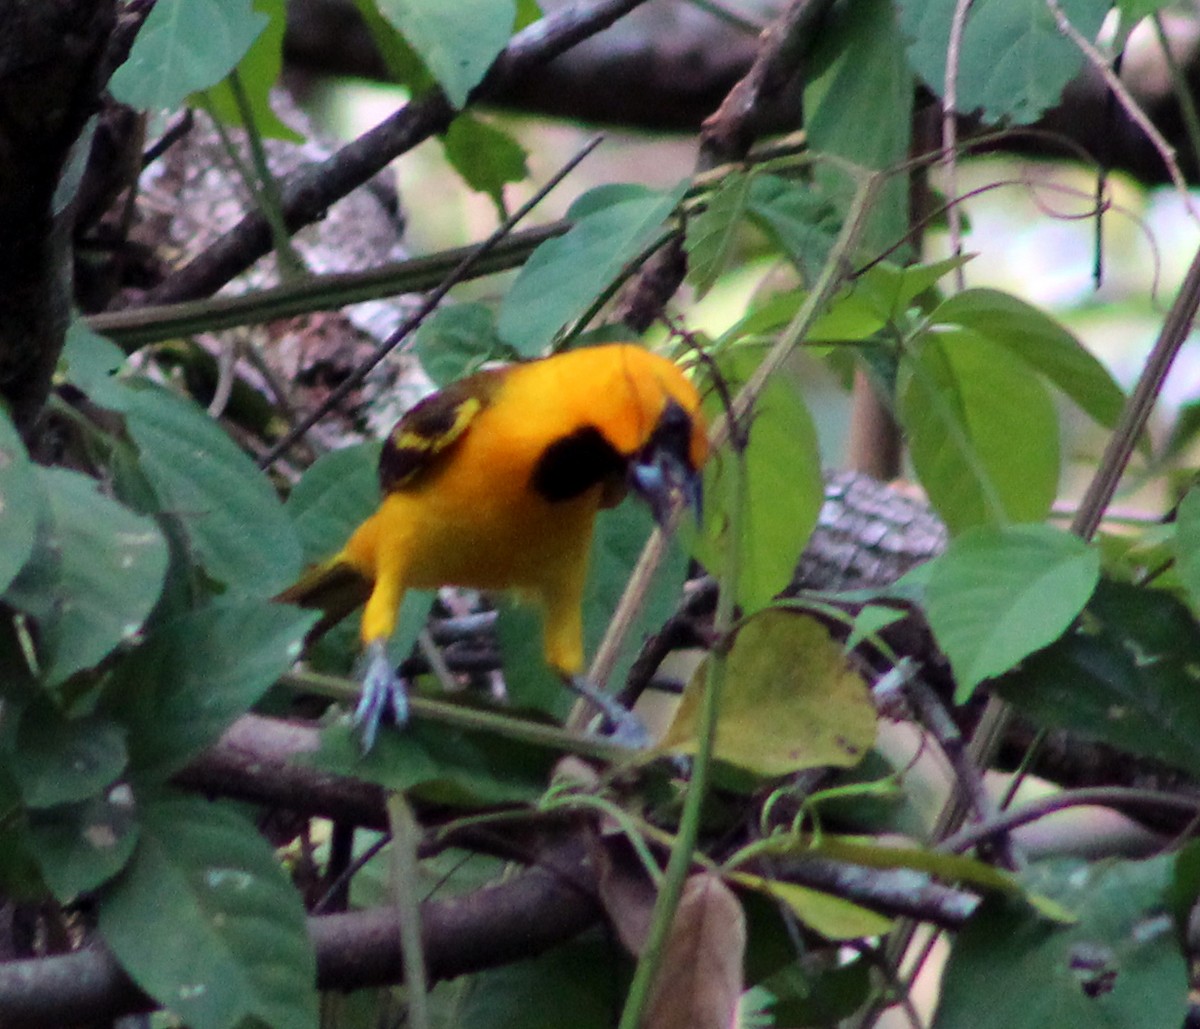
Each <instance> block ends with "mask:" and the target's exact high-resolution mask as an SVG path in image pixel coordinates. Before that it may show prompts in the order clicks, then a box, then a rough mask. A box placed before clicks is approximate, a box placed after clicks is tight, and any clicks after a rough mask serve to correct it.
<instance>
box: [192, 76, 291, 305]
mask: <svg viewBox="0 0 1200 1029" xmlns="http://www.w3.org/2000/svg"><path fill="white" fill-rule="evenodd" d="M229 89H230V92H231V93H233V102H234V104H235V105H236V106H237V111H238V117H239V118H241V119H242V128H243V129H244V130H245V133H246V143H247V145H248V147H249V150H250V160H251V162H252V163H253V165H254V174H255V180H256V182H257V185H258V189H257V191H256V192H257V199H258V204H259V207H260V209H261V210H262V213H263V217H264V218H266V219H267V224H268V225H270V226H271V238H272V240H273V242H274V246H275V254H276V257H277V259H278V261H279V278H280V280H281V281H283V282H287V281H289V280H294V279H296V278H297V277H299V276H302V275H304V273H305V272H306V271H307V266H306V265H305V263H304V259H303V258H302V257H301V256H300V254H299V253H298V252H297V250H296V248H295V246H294V245H293V243H292V236H291V233H290V232H288V227H287V221H286V220H285V218H284V216H283V198H282V197H281V196H280V194H279V183H278V182H277V181H276V179H275V176H274V174H273V173H272V172H271V165H270V163H269V162H268V161H267V148H266V145H265V144H264V143H263V138H262V133H261V132H259V131H258V122H257V121H255V119H254V110H253V108H252V107H251V106H250V98H249V97H248V96H247V95H246V88H245V86H244V85H243V84H242V76H241V75H240V74H239V73H238V70H237V69H236V68H234V69H233V71H231V72H230V73H229ZM209 113H210V114H211V113H212V112H211V111H210V112H209ZM248 184H249V183H248Z"/></svg>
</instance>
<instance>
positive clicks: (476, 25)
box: [378, 0, 517, 108]
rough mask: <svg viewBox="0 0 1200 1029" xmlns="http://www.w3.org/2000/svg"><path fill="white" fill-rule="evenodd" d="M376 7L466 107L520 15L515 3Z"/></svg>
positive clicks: (413, 2) (489, 0)
mask: <svg viewBox="0 0 1200 1029" xmlns="http://www.w3.org/2000/svg"><path fill="white" fill-rule="evenodd" d="M378 6H379V12H380V14H382V15H383V16H384V17H385V18H386V19H387V20H388V21H389V22H391V24H392V25H394V26H395V27H396V28H397V29H399V30H400V31H401V32H402V33H403V34H404V38H405V39H407V40H408V42H409V43H410V44H412V47H413V49H414V50H416V52H417V53H418V54H420V55H421V59H422V60H423V61H424V62H425V65H426V67H427V68H428V69H429V70H430V71H431V72H432V73H433V75H434V77H435V78H436V79H437V80H438V83H439V85H441V87H442V89H443V90H445V92H446V96H447V97H448V98H449V100H450V102H451V103H452V104H453V105H454V106H455V107H456V108H461V107H464V106H465V105H466V102H467V97H468V96H469V95H470V93H471V90H472V89H474V88H475V87H476V86H477V85H478V84H479V82H480V81H481V80H482V79H483V76H484V75H485V74H487V70H488V69H489V68H490V67H491V66H492V62H493V61H495V59H496V58H497V57H498V56H499V55H500V51H501V50H503V49H504V47H505V45H506V44H507V43H508V37H509V35H510V34H511V33H512V28H513V21H514V20H515V18H516V14H517V9H516V4H515V3H514V2H513V0H455V2H454V3H444V2H443V0H378Z"/></svg>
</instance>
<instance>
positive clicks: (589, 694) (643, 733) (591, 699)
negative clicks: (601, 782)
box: [567, 675, 654, 750]
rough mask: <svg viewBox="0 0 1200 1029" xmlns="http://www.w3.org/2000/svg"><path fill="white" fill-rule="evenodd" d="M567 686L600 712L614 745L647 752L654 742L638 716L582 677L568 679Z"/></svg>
mask: <svg viewBox="0 0 1200 1029" xmlns="http://www.w3.org/2000/svg"><path fill="white" fill-rule="evenodd" d="M567 685H568V686H569V687H570V688H571V689H572V691H574V692H575V693H577V694H579V696H581V697H583V699H584V700H586V701H587V702H588V703H589V704H591V705H592V707H594V708H595V709H596V710H597V711H599V712H600V714H601V715H602V716H603V718H604V728H605V729H606V730H607V732H608V736H609V739H611V740H612V741H613V743H617V744H619V745H620V746H622V747H628V748H629V749H630V750H645V749H646V748H647V747H649V746H650V745H651V744H652V743H653V742H654V741H653V740H652V739H651V738H650V733H649V732H648V731H647V729H646V726H645V725H644V724H643V723H642V720H641V719H640V718H638V716H637V715H635V714H634V713H633V712H632V711H630V710H629V709H628V708H627V707H623V706H622V705H621V704H619V703H617V701H615V700H614V699H613V698H612V697H610V696H609V695H608V694H607V693H602V692H601V691H600V690H598V689H597V688H596V687H595V686H593V685H592V684H591V683H590V682H588V681H587V679H585V678H584V677H583V676H582V675H572V676H570V677H568V678H567Z"/></svg>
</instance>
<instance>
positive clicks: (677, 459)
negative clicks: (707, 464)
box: [629, 383, 708, 527]
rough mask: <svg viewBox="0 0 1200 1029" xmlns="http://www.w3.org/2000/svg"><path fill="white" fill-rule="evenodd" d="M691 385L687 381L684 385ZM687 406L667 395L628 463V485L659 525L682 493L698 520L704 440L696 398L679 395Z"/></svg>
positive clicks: (701, 495) (705, 449)
mask: <svg viewBox="0 0 1200 1029" xmlns="http://www.w3.org/2000/svg"><path fill="white" fill-rule="evenodd" d="M688 387H689V389H690V388H691V386H690V383H689V384H688ZM683 399H684V400H685V402H689V406H691V407H692V409H691V410H688V408H687V407H685V406H684V405H683V403H681V402H680V400H677V399H675V398H674V397H670V398H668V400H667V402H666V404H665V405H664V407H663V409H662V413H661V414H660V415H659V418H658V421H657V422H656V423H655V425H654V427H653V429H652V430H651V432H650V435H649V436H648V437H647V439H646V442H645V444H644V445H643V446H642V447H641V449H640V450H638V452H637V453H636V454H634V456H633V459H632V460H631V461H630V463H629V488H630V489H631V490H632V491H633V492H634V493H635V494H636V495H637V496H639V497H641V498H642V500H644V501H645V502H646V504H647V505H648V506H649V508H650V511H651V512H652V513H653V515H654V520H655V521H656V522H658V524H659V525H660V526H664V527H665V526H666V524H667V521H668V519H669V518H670V514H671V510H672V507H673V504H674V499H675V497H676V496H682V497H683V499H684V502H685V503H686V504H687V505H688V507H690V508H691V509H692V513H693V514H694V515H695V516H696V520H697V521H699V520H700V516H701V513H702V503H703V489H702V478H701V472H700V469H701V467H702V466H703V464H704V460H705V458H706V457H707V456H708V439H707V435H706V432H705V426H704V419H703V417H702V416H701V414H700V411H699V403H698V398H697V402H696V404H695V405H694V406H692V405H691V404H690V401H691V400H692V397H691V396H688V397H685V398H683Z"/></svg>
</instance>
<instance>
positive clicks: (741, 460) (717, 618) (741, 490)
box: [620, 453, 746, 1029]
mask: <svg viewBox="0 0 1200 1029" xmlns="http://www.w3.org/2000/svg"><path fill="white" fill-rule="evenodd" d="M734 458H735V460H734V461H733V462H732V466H733V489H732V492H731V497H732V499H731V503H730V509H729V512H728V517H729V522H728V525H727V526H726V531H727V532H728V534H729V540H730V541H731V544H732V545H731V546H730V548H729V555H730V557H729V562H728V564H727V566H726V569H725V578H724V581H723V582H722V583H721V592H720V595H719V596H718V598H717V610H716V614H715V615H714V616H713V629H714V631H715V632H716V633H717V637H718V639H720V640H721V641H722V642H721V644H720V645H719V646H718V647H716V648H715V649H714V650H713V652H712V653H711V654H709V656H708V666H707V670H706V671H707V674H706V675H705V679H704V696H703V698H702V699H701V702H700V723H699V739H698V741H697V747H696V755H695V758H694V759H693V762H692V778H691V781H690V782H689V783H688V788H687V794H686V795H685V797H684V801H683V812H682V815H681V817H680V822H679V834H678V836H677V837H676V840H675V845H674V846H673V847H672V848H671V857H670V860H669V861H668V862H667V871H666V875H665V876H664V877H663V882H662V886H661V887H660V888H659V891H658V897H657V899H656V900H655V903H654V914H653V917H652V920H651V923H650V932H649V935H648V936H647V938H646V945H645V947H644V948H643V950H642V953H641V956H640V958H639V959H638V963H637V968H636V970H635V971H634V974H633V983H632V985H631V986H630V988H629V996H628V997H627V998H626V1001H625V1010H624V1011H622V1012H621V1022H620V1029H637V1026H638V1025H639V1024H640V1023H641V1020H642V1012H643V1011H645V1009H646V1005H647V1003H648V1002H649V1000H650V995H651V992H652V991H653V988H654V981H655V979H656V977H657V975H658V970H659V967H660V966H661V964H662V959H663V955H664V953H665V951H666V945H667V940H668V938H669V936H670V932H671V927H672V925H673V924H674V922H675V911H676V909H677V908H678V907H679V898H680V897H681V896H682V895H683V887H684V884H685V882H686V881H687V876H688V872H689V871H690V870H691V867H692V861H693V858H694V851H695V850H696V841H697V839H698V838H699V836H700V816H701V813H702V811H703V806H704V795H705V792H706V790H707V788H708V775H709V770H710V768H711V766H712V757H713V749H714V745H715V743H716V738H717V718H718V715H719V714H720V710H721V693H722V690H723V688H724V685H725V673H726V666H727V661H728V651H727V645H728V635H729V632H730V630H731V629H732V627H733V619H734V598H735V597H736V595H737V582H738V573H739V560H738V558H739V552H738V546H737V543H738V541H739V540H740V539H741V532H742V527H743V525H744V524H745V520H744V518H743V514H744V508H745V498H746V463H745V455H744V454H742V453H737V454H735V455H734Z"/></svg>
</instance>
